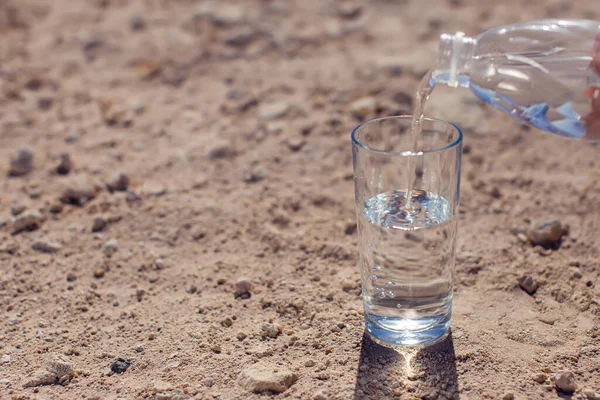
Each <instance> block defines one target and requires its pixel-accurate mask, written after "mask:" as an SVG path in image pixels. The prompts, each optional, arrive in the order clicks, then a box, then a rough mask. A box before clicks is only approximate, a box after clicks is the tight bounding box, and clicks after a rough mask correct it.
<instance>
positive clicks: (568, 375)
mask: <svg viewBox="0 0 600 400" xmlns="http://www.w3.org/2000/svg"><path fill="white" fill-rule="evenodd" d="M554 385H555V386H556V388H557V389H558V390H560V391H562V392H564V393H573V392H574V391H575V389H576V385H575V376H574V375H573V373H572V372H560V373H558V374H556V375H555V376H554Z"/></svg>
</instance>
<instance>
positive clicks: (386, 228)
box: [352, 115, 462, 346]
mask: <svg viewBox="0 0 600 400" xmlns="http://www.w3.org/2000/svg"><path fill="white" fill-rule="evenodd" d="M411 122H412V116H410V115H402V116H397V117H388V118H380V119H375V120H372V121H368V122H365V123H363V124H361V125H359V126H358V127H356V128H355V129H354V131H353V132H352V154H353V166H354V185H355V197H356V213H357V219H358V251H359V263H360V272H361V278H362V296H363V304H364V310H365V325H366V330H367V332H368V334H369V335H370V336H371V337H372V339H374V340H375V341H376V342H379V343H380V344H383V345H388V346H418V345H426V344H431V343H434V342H436V341H439V340H441V339H442V338H444V337H445V336H446V335H447V333H448V330H449V328H450V317H451V314H452V291H453V286H454V263H455V253H456V230H457V215H458V203H459V188H460V166H461V154H462V132H461V131H460V129H459V128H458V127H457V126H456V125H454V124H451V123H449V122H445V121H441V120H438V119H433V118H424V119H423V121H422V124H421V128H422V129H421V132H420V133H419V134H417V135H413V133H412V129H411ZM407 193H408V194H409V195H408V196H407Z"/></svg>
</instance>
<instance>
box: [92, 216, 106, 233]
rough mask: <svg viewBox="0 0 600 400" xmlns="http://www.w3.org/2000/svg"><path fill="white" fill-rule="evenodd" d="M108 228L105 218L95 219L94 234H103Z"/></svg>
mask: <svg viewBox="0 0 600 400" xmlns="http://www.w3.org/2000/svg"><path fill="white" fill-rule="evenodd" d="M107 226H108V222H107V221H106V219H104V217H94V222H92V232H102V231H103V230H104V229H106V227H107Z"/></svg>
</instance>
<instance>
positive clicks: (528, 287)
mask: <svg viewBox="0 0 600 400" xmlns="http://www.w3.org/2000/svg"><path fill="white" fill-rule="evenodd" d="M517 282H518V283H519V287H520V288H521V289H523V290H524V291H526V292H527V293H528V294H530V295H533V294H534V293H535V292H536V290H537V289H538V287H539V285H538V283H537V282H536V281H535V280H534V279H533V277H532V276H530V275H523V276H521V277H520V278H519V279H517Z"/></svg>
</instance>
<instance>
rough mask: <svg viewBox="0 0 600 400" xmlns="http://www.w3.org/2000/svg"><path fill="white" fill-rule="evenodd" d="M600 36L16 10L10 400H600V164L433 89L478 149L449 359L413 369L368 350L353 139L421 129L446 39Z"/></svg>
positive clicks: (500, 5) (372, 7)
mask: <svg viewBox="0 0 600 400" xmlns="http://www.w3.org/2000/svg"><path fill="white" fill-rule="evenodd" d="M573 3H575V2H573ZM599 14H600V5H599V3H598V2H595V1H579V2H577V3H576V4H571V3H570V2H565V1H540V2H536V3H535V4H533V3H531V4H530V3H527V4H525V3H523V2H522V1H516V0H506V1H503V2H491V1H476V0H472V1H467V0H464V1H449V2H445V1H434V0H419V1H418V0H412V1H383V0H374V1H370V2H367V1H364V2H350V1H348V2H334V1H318V0H296V1H279V0H272V1H254V0H247V1H243V2H238V3H228V2H225V1H214V2H208V1H187V0H178V1H159V0H147V1H134V0H131V1H127V0H85V1H84V0H79V1H72V0H53V1H42V0H38V1H35V0H4V1H2V2H0V84H1V87H0V103H1V106H0V174H1V176H2V178H0V184H1V186H2V190H1V191H0V218H1V219H2V221H3V223H2V227H0V271H1V276H0V298H1V300H2V301H1V302H0V315H2V321H3V322H2V327H1V329H0V398H1V399H102V400H104V399H129V400H132V399H141V398H146V399H264V398H270V397H277V398H294V399H321V400H323V399H348V398H354V399H388V398H390V399H391V398H398V399H412V398H429V399H446V398H452V399H455V398H461V399H488V398H489V399H499V398H505V399H511V398H516V399H538V398H539V399H543V398H548V399H551V398H558V397H563V398H569V396H572V398H574V399H585V398H588V399H592V398H597V397H594V396H597V395H596V394H594V392H596V393H600V289H599V288H598V277H599V274H600V251H599V248H600V247H599V245H600V235H599V234H598V232H599V231H598V229H599V228H598V227H599V226H600V207H599V206H598V205H599V204H600V184H599V179H598V178H599V177H600V174H599V171H600V169H599V168H600V166H599V165H598V151H599V147H598V146H594V145H590V144H586V143H583V142H577V141H569V140H565V139H560V138H557V137H553V136H551V135H548V134H544V133H542V132H539V131H536V130H534V129H527V128H526V127H522V126H520V125H518V124H517V123H515V122H514V121H512V120H511V119H510V118H509V117H507V116H504V115H502V114H500V113H499V112H497V111H494V110H491V109H489V108H485V107H484V106H483V105H481V104H480V103H478V102H477V101H476V100H475V99H474V98H473V97H472V95H471V94H470V93H468V92H462V91H454V92H453V91H450V90H448V91H445V90H443V89H441V88H440V89H439V90H438V89H436V92H435V93H434V94H433V96H432V103H431V106H430V108H429V109H428V110H427V113H428V115H431V116H436V117H441V118H447V119H449V120H451V121H452V122H455V123H457V124H458V125H460V126H461V127H463V129H464V131H465V152H464V157H463V171H462V201H461V209H460V210H461V211H460V221H459V240H458V261H457V266H456V290H455V299H454V315H453V320H452V335H451V336H450V337H449V338H448V339H447V340H445V341H444V342H443V343H441V344H439V345H436V346H434V347H431V348H427V349H424V350H421V351H417V350H414V349H407V350H402V351H399V352H395V351H392V350H389V349H385V348H382V347H379V346H378V345H376V344H374V343H372V342H371V341H370V340H369V339H368V338H366V337H364V336H363V330H364V325H363V321H362V319H363V316H362V301H361V297H360V276H359V271H358V267H357V249H356V231H355V210H354V207H355V206H354V189H353V179H352V163H351V147H350V137H349V135H350V131H351V130H352V128H353V127H354V126H356V124H358V123H359V122H360V121H362V120H365V119H369V118H372V117H375V116H383V115H394V114H399V113H403V112H404V113H405V112H409V111H410V108H411V104H410V99H411V98H412V96H413V93H414V90H415V89H416V85H417V83H418V81H419V79H420V78H421V76H422V75H423V74H424V73H425V72H426V71H427V69H428V68H430V67H431V65H432V63H433V60H434V59H435V49H436V41H437V37H438V36H439V34H440V33H442V32H445V31H455V30H459V29H460V30H463V31H465V32H467V33H468V34H478V33H479V32H481V31H483V30H485V29H487V28H490V27H493V26H498V25H503V24H506V23H509V22H514V21H519V20H529V19H537V18H542V17H559V16H560V17H587V18H598V15H599ZM24 148H27V149H28V150H26V152H27V151H29V152H31V153H32V154H33V159H32V160H30V161H31V165H27V163H28V162H27V157H25V160H24V159H23V157H21V159H20V160H21V161H18V160H17V159H15V160H16V161H15V165H13V167H14V168H16V169H15V170H14V171H13V172H15V171H16V172H19V173H17V174H16V175H19V176H9V171H10V170H11V166H10V160H11V157H14V156H15V154H17V153H18V152H19V151H20V150H21V149H24ZM63 153H67V154H68V155H69V156H64V155H62V154H63ZM65 157H68V160H69V162H65ZM19 163H20V164H19ZM59 165H61V167H60V168H59ZM13 175H14V174H13ZM11 213H14V214H17V216H16V217H13V215H11ZM19 218H20V219H19ZM13 219H15V222H13ZM17 219H19V221H20V222H18V223H17V222H16V220H17ZM549 220H557V221H559V223H560V226H563V225H566V224H568V225H569V231H568V233H566V234H565V235H564V236H562V234H561V236H562V238H561V241H560V246H558V245H557V248H554V249H545V248H543V247H541V246H534V245H533V244H532V243H531V242H530V239H529V238H528V236H527V232H528V229H529V228H530V226H532V225H534V224H536V223H538V222H539V221H549ZM15 224H17V226H19V227H20V228H22V230H21V232H18V233H16V234H13V231H14V227H15ZM523 276H528V277H530V279H531V280H528V279H527V278H522V277H523ZM236 282H237V286H236ZM519 282H522V286H523V287H524V288H527V290H529V292H531V293H532V294H530V293H528V292H527V291H526V290H525V289H524V288H521V287H520V286H519ZM534 283H535V285H534ZM533 286H537V287H536V288H535V290H534V289H533ZM560 373H565V374H564V375H560V376H558V377H557V379H556V381H557V384H558V387H560V388H562V389H560V390H559V389H558V387H557V386H556V385H555V383H554V377H555V376H556V375H557V374H560ZM573 388H574V389H575V392H574V394H572V395H571V394H566V393H564V391H565V390H566V391H571V390H572V389H573ZM255 392H258V393H255ZM277 393H278V394H277Z"/></svg>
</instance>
